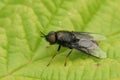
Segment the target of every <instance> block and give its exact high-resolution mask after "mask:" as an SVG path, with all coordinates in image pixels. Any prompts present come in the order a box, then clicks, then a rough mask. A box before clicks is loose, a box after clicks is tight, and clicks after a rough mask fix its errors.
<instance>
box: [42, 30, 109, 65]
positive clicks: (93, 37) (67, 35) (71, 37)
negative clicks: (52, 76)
mask: <svg viewBox="0 0 120 80" xmlns="http://www.w3.org/2000/svg"><path fill="white" fill-rule="evenodd" d="M41 34H42V36H41V37H44V38H45V39H46V41H48V42H49V43H50V45H53V44H58V45H59V46H58V49H57V52H56V53H55V54H54V55H53V56H52V58H51V59H50V61H49V62H48V64H47V66H49V65H50V63H51V62H52V60H53V59H54V57H55V56H56V55H57V54H58V52H59V51H60V49H61V46H63V47H67V48H69V49H71V50H70V52H69V53H68V54H67V56H66V58H65V63H64V66H66V64H67V58H68V57H69V55H70V54H71V53H72V50H73V49H76V50H79V51H81V52H83V53H85V54H88V55H91V56H94V57H97V58H106V57H107V56H106V53H105V52H104V51H102V50H101V49H100V48H99V45H98V42H97V41H99V40H104V39H105V37H104V36H101V35H99V34H94V33H89V32H73V31H56V32H54V31H51V32H49V33H48V34H47V35H45V34H44V33H42V32H41Z"/></svg>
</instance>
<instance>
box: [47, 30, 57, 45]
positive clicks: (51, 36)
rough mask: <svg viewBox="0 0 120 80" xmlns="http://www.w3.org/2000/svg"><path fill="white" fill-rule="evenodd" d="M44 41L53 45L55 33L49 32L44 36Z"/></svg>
mask: <svg viewBox="0 0 120 80" xmlns="http://www.w3.org/2000/svg"><path fill="white" fill-rule="evenodd" d="M46 40H47V41H48V42H49V43H50V44H54V43H55V42H56V37H55V32H50V33H49V34H48V35H47V36H46Z"/></svg>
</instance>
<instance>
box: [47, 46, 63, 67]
mask: <svg viewBox="0 0 120 80" xmlns="http://www.w3.org/2000/svg"><path fill="white" fill-rule="evenodd" d="M60 48H61V45H59V47H58V49H57V52H56V53H55V54H54V55H53V56H52V57H51V59H50V61H49V62H48V64H47V66H49V65H50V63H51V62H52V60H53V59H54V57H55V56H56V55H57V54H58V52H59V51H60Z"/></svg>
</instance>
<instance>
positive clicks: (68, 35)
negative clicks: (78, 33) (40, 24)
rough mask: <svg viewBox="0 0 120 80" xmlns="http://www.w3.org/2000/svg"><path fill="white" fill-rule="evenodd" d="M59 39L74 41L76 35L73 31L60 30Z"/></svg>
mask: <svg viewBox="0 0 120 80" xmlns="http://www.w3.org/2000/svg"><path fill="white" fill-rule="evenodd" d="M56 36H57V41H58V42H59V41H60V42H72V41H73V40H74V36H73V34H72V33H71V32H65V31H60V32H57V33H56Z"/></svg>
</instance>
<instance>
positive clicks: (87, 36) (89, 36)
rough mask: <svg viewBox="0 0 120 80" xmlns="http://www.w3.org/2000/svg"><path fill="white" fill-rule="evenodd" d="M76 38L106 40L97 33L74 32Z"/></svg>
mask: <svg viewBox="0 0 120 80" xmlns="http://www.w3.org/2000/svg"><path fill="white" fill-rule="evenodd" d="M73 34H74V35H75V36H76V38H78V39H81V40H97V41H99V40H105V39H106V37H105V36H103V35H100V34H97V33H89V32H73Z"/></svg>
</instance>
